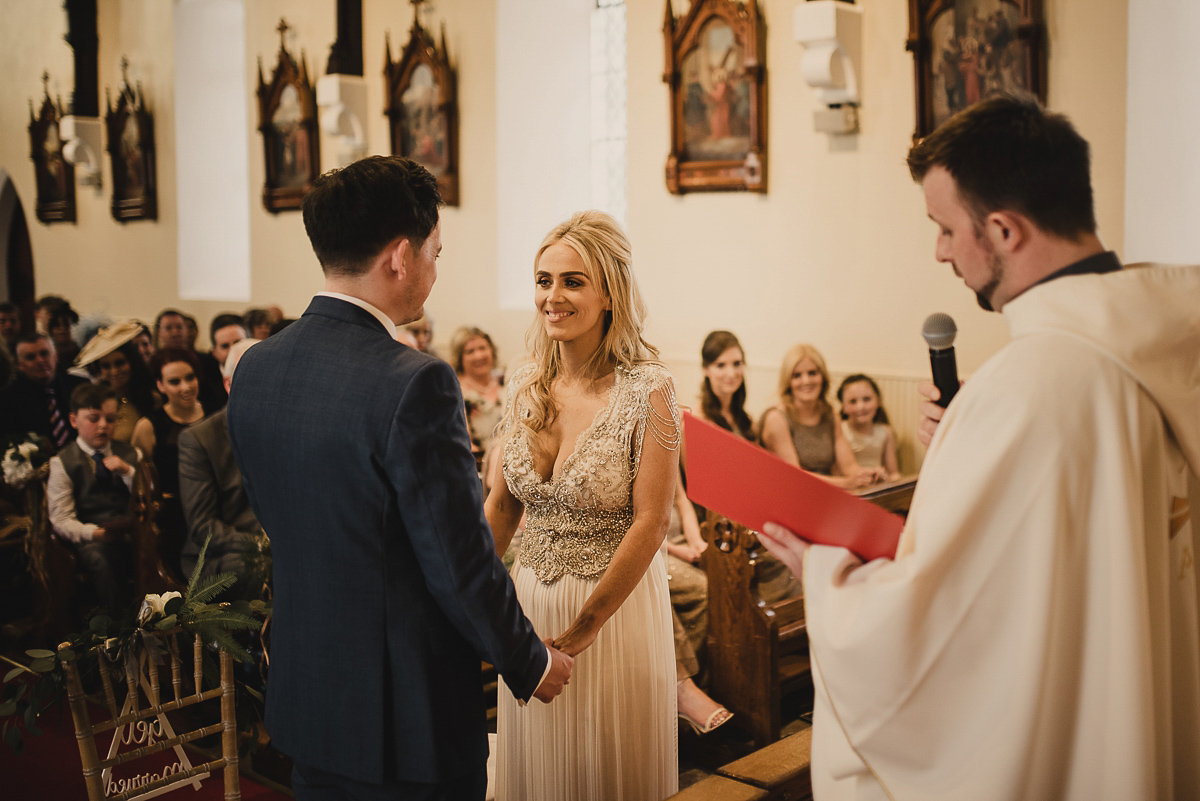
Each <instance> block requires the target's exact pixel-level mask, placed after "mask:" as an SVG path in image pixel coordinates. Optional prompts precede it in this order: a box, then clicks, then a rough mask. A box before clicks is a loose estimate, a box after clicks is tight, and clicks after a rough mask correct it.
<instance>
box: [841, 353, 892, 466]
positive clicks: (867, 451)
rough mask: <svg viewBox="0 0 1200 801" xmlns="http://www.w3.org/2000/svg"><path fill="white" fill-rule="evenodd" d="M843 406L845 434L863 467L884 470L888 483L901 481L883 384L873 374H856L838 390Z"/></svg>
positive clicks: (857, 460)
mask: <svg viewBox="0 0 1200 801" xmlns="http://www.w3.org/2000/svg"><path fill="white" fill-rule="evenodd" d="M837 399H838V402H839V403H841V404H842V433H844V434H845V435H846V441H847V442H849V443H850V450H851V451H853V452H854V461H856V462H858V464H859V466H860V467H882V468H883V469H884V470H885V471H886V472H887V479H888V481H895V480H896V479H898V478H900V464H899V461H898V460H897V459H896V434H895V433H894V432H893V431H892V427H891V426H890V425H888V416H887V412H886V411H884V409H883V403H882V398H881V395H880V392H879V385H878V384H876V383H875V379H873V378H871V377H870V376H869V375H863V374H862V373H855V374H854V375H852V376H847V377H846V378H845V379H843V380H842V383H841V385H840V386H839V387H838V391H837Z"/></svg>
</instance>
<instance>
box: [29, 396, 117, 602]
mask: <svg viewBox="0 0 1200 801" xmlns="http://www.w3.org/2000/svg"><path fill="white" fill-rule="evenodd" d="M70 408H71V425H72V426H74V427H75V428H76V429H78V431H79V436H78V437H77V438H76V439H75V441H74V442H71V443H69V444H68V445H67V446H66V447H64V448H63V449H62V450H60V451H59V452H58V455H56V456H54V457H53V458H51V460H50V477H49V479H48V481H47V484H46V500H47V505H48V508H49V515H50V524H51V526H52V527H53V528H54V531H55V533H56V534H58V536H59V537H60V538H61V539H63V540H65V541H66V542H68V543H70V546H71V548H72V549H73V550H74V551H75V556H76V558H77V559H78V560H79V564H80V565H81V566H82V567H83V569H84V570H85V571H86V572H87V573H88V575H89V576H91V579H92V583H93V584H94V585H95V587H96V593H97V595H98V596H99V597H100V603H101V604H102V605H103V606H104V607H105V608H106V609H107V610H108V611H109V612H111V613H119V612H121V611H123V610H122V608H121V607H122V606H124V605H125V603H126V602H127V601H128V599H129V592H128V586H127V585H128V582H129V579H130V577H131V576H132V573H133V571H132V566H133V553H132V548H131V546H130V543H129V540H128V536H127V535H128V533H129V530H130V528H131V527H132V524H133V517H132V515H131V514H130V508H129V499H130V492H129V490H130V486H131V484H132V482H133V474H134V465H136V464H137V462H138V459H139V456H140V455H139V454H138V452H137V449H136V448H134V447H133V446H132V445H128V444H126V443H124V442H116V441H114V440H112V438H111V434H112V429H113V426H114V425H115V423H116V421H117V399H116V396H115V395H114V393H113V391H112V390H111V389H109V388H108V387H104V386H100V385H97V384H82V385H80V386H78V387H76V388H75V390H74V391H73V392H72V393H71V407H70Z"/></svg>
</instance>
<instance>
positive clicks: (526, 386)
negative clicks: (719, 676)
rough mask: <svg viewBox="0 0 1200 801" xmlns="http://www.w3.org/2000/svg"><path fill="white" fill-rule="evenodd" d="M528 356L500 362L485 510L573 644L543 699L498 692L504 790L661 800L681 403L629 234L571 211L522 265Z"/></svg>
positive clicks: (548, 621)
mask: <svg viewBox="0 0 1200 801" xmlns="http://www.w3.org/2000/svg"><path fill="white" fill-rule="evenodd" d="M534 270H535V272H534V282H535V284H536V289H535V292H534V298H535V303H536V306H537V319H536V321H535V322H534V324H533V327H532V328H531V329H530V334H529V338H530V340H531V345H532V356H533V361H532V363H531V364H528V365H526V366H525V367H523V368H521V369H520V370H518V371H517V372H516V373H515V374H514V375H513V377H512V380H511V383H510V386H511V387H512V388H513V394H512V401H511V403H510V404H509V408H508V410H507V411H506V413H505V417H504V420H503V422H502V424H501V434H502V436H503V437H504V443H503V446H502V447H503V455H502V464H503V471H504V481H499V482H497V486H496V488H495V489H494V490H493V491H492V493H491V494H490V495H489V496H488V500H487V504H486V512H487V518H488V522H489V523H490V524H491V527H492V531H493V533H494V534H495V537H496V551H497V552H498V553H504V551H505V549H506V548H507V547H508V544H509V542H510V540H511V539H512V536H513V533H514V531H515V529H516V527H517V524H518V523H519V521H520V519H521V515H522V513H524V514H525V515H526V522H525V532H524V540H523V542H522V546H521V553H520V556H519V557H518V560H517V562H516V564H515V566H514V568H513V580H514V582H515V584H516V587H517V597H518V598H519V599H520V601H521V606H522V607H523V608H524V610H525V613H526V614H527V615H528V616H529V619H530V620H531V621H532V622H533V625H534V628H535V629H536V630H537V631H538V632H539V634H540V635H542V636H553V638H554V639H553V644H554V646H555V647H556V648H559V649H561V650H562V651H564V652H565V653H567V654H569V655H571V656H573V657H576V661H575V668H574V673H573V675H572V677H571V683H570V685H569V686H568V687H567V688H566V689H565V690H564V691H563V693H562V695H560V696H559V697H558V698H556V699H555V700H554V702H553V703H551V704H548V705H542V704H532V705H529V706H520V705H518V703H517V701H516V700H515V699H514V698H513V696H512V694H511V693H509V692H508V691H507V690H506V689H502V690H501V691H500V698H499V701H498V721H497V752H496V798H497V799H498V801H518V800H520V801H525V800H526V799H529V800H530V801H533V800H535V799H546V801H575V800H576V799H594V800H595V801H620V800H621V799H624V800H625V801H635V800H636V801H658V799H662V798H665V797H667V796H669V795H672V794H674V793H675V792H676V790H677V788H678V782H679V776H678V761H677V759H678V758H677V749H676V736H677V728H676V725H677V724H676V691H675V656H674V647H673V642H672V628H671V611H670V598H669V591H668V587H667V574H666V569H665V567H664V561H663V557H662V555H661V554H660V546H661V545H662V542H663V536H664V534H665V532H666V529H667V524H668V521H669V519H670V507H671V502H672V500H673V498H674V488H675V462H676V461H677V459H678V456H677V454H676V453H675V451H676V449H677V448H678V447H679V436H680V428H679V411H678V408H677V406H676V403H675V394H674V388H673V385H672V382H671V378H670V376H669V375H668V374H667V372H666V370H665V369H664V368H663V367H662V366H661V365H660V364H659V363H658V362H657V361H655V357H656V356H657V354H658V352H657V350H656V349H655V348H653V347H652V346H650V345H649V344H647V343H646V341H645V340H644V339H642V334H641V331H642V320H643V317H644V316H645V310H644V307H643V305H642V301H641V295H640V293H639V292H638V288H637V284H636V283H635V282H634V278H633V274H632V272H631V267H630V252H629V242H628V240H627V239H626V238H625V234H624V233H623V232H622V231H621V229H620V227H619V226H618V225H617V223H616V222H615V221H614V220H613V219H612V218H611V217H609V216H608V215H607V214H603V213H601V212H596V211H588V212H580V213H578V214H575V215H574V216H573V217H571V219H570V220H568V221H566V222H564V223H562V224H561V225H559V226H558V227H556V228H555V229H554V230H553V231H551V232H550V234H549V235H548V236H547V237H546V239H545V240H544V241H543V242H542V246H541V248H540V249H539V250H538V254H537V259H536V260H535V267H534Z"/></svg>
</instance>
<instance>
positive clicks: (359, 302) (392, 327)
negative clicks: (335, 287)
mask: <svg viewBox="0 0 1200 801" xmlns="http://www.w3.org/2000/svg"><path fill="white" fill-rule="evenodd" d="M317 297H319V298H337V299H338V300H344V301H346V302H347V303H353V304H354V305H355V306H357V307H358V308H360V309H362V310H363V311H365V312H368V313H369V314H370V315H371V316H372V317H374V318H375V319H376V320H378V321H379V324H380V325H382V326H383V330H384V331H387V332H388V336H390V337H391V338H392V339H396V324H395V323H393V322H392V321H391V320H390V319H389V318H388V316H387V315H386V314H384V313H383V312H381V311H380V310H379V309H377V308H375V307H374V306H372V305H371V304H370V303H368V302H367V301H365V300H363V299H362V298H356V297H354V296H353V295H343V294H342V293H341V292H318V293H317Z"/></svg>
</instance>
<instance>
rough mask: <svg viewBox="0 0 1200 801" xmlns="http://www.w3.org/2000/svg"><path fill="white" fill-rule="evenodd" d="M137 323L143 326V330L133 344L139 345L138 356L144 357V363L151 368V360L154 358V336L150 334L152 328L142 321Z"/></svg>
mask: <svg viewBox="0 0 1200 801" xmlns="http://www.w3.org/2000/svg"><path fill="white" fill-rule="evenodd" d="M135 322H137V324H138V325H140V326H141V330H140V331H139V332H138V333H137V335H136V336H135V337H134V338H133V344H135V345H137V350H138V355H139V356H141V357H142V362H143V363H144V364H145V365H146V366H147V367H149V366H150V359H151V358H153V357H154V336H153V335H152V334H151V333H150V326H148V325H146V324H145V323H143V322H141V321H140V320H138V321H135Z"/></svg>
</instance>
